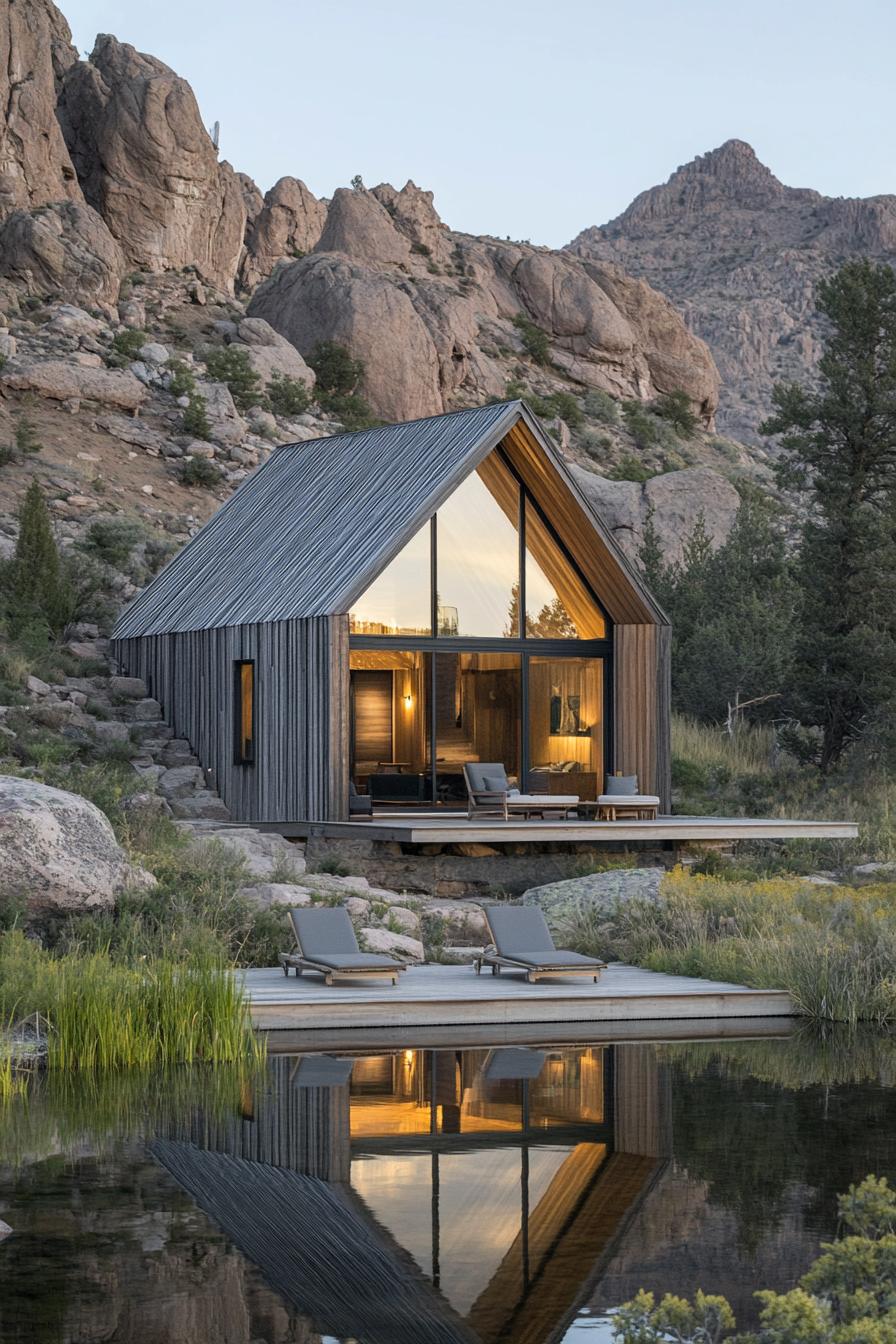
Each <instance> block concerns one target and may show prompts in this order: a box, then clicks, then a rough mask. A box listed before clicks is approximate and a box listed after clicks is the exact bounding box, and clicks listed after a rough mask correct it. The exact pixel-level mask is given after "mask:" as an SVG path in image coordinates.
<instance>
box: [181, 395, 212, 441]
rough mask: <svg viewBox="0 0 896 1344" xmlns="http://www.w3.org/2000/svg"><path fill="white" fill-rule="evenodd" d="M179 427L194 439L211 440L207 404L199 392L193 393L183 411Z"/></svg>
mask: <svg viewBox="0 0 896 1344" xmlns="http://www.w3.org/2000/svg"><path fill="white" fill-rule="evenodd" d="M181 425H182V428H183V430H184V433H185V434H190V435H192V437H193V438H194V439H205V440H208V439H210V438H211V436H212V426H211V421H210V420H209V418H208V403H207V402H206V400H205V397H204V396H202V394H201V393H200V392H194V393H193V395H192V396H191V397H190V404H189V406H187V407H186V408H185V409H184V415H183V420H182V421H181Z"/></svg>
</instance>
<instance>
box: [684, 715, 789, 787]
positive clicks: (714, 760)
mask: <svg viewBox="0 0 896 1344" xmlns="http://www.w3.org/2000/svg"><path fill="white" fill-rule="evenodd" d="M776 754H777V752H776V744H775V730H774V729H773V728H771V727H769V726H765V725H763V726H754V725H752V724H742V725H740V726H739V727H738V729H737V731H736V732H734V733H732V734H730V735H729V734H728V733H726V732H724V731H723V730H722V729H720V728H717V727H714V726H713V725H712V724H706V723H699V722H698V721H697V720H696V719H691V718H688V717H687V716H686V715H684V714H673V716H672V755H673V757H677V758H678V759H679V760H680V761H688V762H690V763H692V764H693V765H695V766H697V767H698V768H703V769H706V770H710V769H717V770H718V769H723V770H726V771H730V772H732V773H734V774H738V775H747V774H754V775H755V774H764V775H767V774H769V773H770V772H771V771H772V769H773V768H774V765H775V760H776Z"/></svg>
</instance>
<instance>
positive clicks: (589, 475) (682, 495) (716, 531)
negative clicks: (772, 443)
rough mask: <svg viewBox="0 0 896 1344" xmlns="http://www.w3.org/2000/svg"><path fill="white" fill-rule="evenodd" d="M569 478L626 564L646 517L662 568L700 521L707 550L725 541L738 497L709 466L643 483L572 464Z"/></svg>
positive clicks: (677, 554) (637, 546)
mask: <svg viewBox="0 0 896 1344" xmlns="http://www.w3.org/2000/svg"><path fill="white" fill-rule="evenodd" d="M571 470H572V473H573V475H574V476H575V478H576V480H577V481H578V482H579V484H580V485H581V487H582V489H583V490H584V492H585V494H586V495H587V496H588V498H589V499H590V501H591V502H592V504H593V505H594V507H595V509H596V511H597V512H598V514H599V515H600V517H601V518H602V519H603V521H604V522H605V523H606V525H607V527H609V529H610V531H611V532H612V533H613V536H614V537H615V539H616V541H618V542H619V544H620V546H621V547H622V549H623V551H624V552H625V554H626V555H627V556H628V557H629V559H630V560H635V559H637V556H638V552H639V550H640V548H641V544H642V542H643V540H644V528H645V527H646V525H647V520H648V518H649V519H651V520H652V522H653V526H654V529H655V531H656V534H657V539H658V541H659V544H660V546H661V548H662V552H663V555H664V557H665V559H666V562H667V564H668V563H672V562H673V561H676V560H680V559H681V556H682V548H683V546H684V544H685V543H686V542H687V540H688V538H689V537H690V536H691V534H692V533H693V531H694V528H695V527H696V525H697V522H698V520H699V519H702V520H703V524H704V526H705V528H706V531H707V534H708V536H709V539H710V541H711V542H712V544H713V546H721V544H722V542H723V541H725V540H726V538H727V537H728V534H729V533H730V531H731V529H732V527H733V526H734V520H735V518H736V517H737V511H738V509H739V508H740V495H739V494H738V493H737V491H736V490H735V488H734V486H733V485H732V484H731V482H730V481H729V480H727V479H726V478H725V477H724V476H721V475H720V474H719V473H718V472H717V471H713V470H712V468H711V467H688V468H687V469H686V470H684V471H670V472H665V473H663V474H661V475H659V476H652V477H651V478H650V480H649V481H645V482H643V483H641V482H640V481H611V480H607V479H606V477H604V476H597V475H595V473H594V472H593V471H586V470H585V469H584V468H583V467H578V466H575V465H574V466H573V467H572V468H571Z"/></svg>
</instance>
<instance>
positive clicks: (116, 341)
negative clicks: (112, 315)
mask: <svg viewBox="0 0 896 1344" xmlns="http://www.w3.org/2000/svg"><path fill="white" fill-rule="evenodd" d="M148 340H149V337H148V336H147V334H146V332H145V331H133V330H131V328H130V327H126V328H125V330H124V331H117V332H116V333H115V335H114V336H113V337H112V345H111V346H110V348H109V353H108V355H107V356H106V363H107V364H108V365H109V366H110V368H113V369H123V368H125V366H126V365H128V364H132V363H133V361H134V360H135V359H136V358H137V355H138V354H139V353H140V350H141V348H142V346H144V345H145V344H146V342H147V341H148Z"/></svg>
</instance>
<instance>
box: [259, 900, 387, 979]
mask: <svg viewBox="0 0 896 1344" xmlns="http://www.w3.org/2000/svg"><path fill="white" fill-rule="evenodd" d="M289 917H290V919H291V920H292V927H293V932H294V933H295V936H296V951H295V952H281V953H280V965H281V966H282V967H283V974H284V975H289V970H290V967H292V968H293V970H294V971H295V973H296V975H301V974H302V972H303V971H319V972H320V974H321V975H322V976H323V977H324V979H325V980H326V982H327V984H328V985H332V984H333V981H334V979H336V978H337V977H338V978H340V979H346V978H347V979H355V978H358V977H363V978H364V979H365V980H369V979H376V978H380V979H388V980H391V981H392V983H393V985H397V984H398V976H399V973H400V972H401V971H404V970H406V969H407V968H406V967H405V965H404V964H403V962H400V961H396V960H395V958H394V957H387V956H384V955H383V954H382V953H380V952H362V951H361V950H360V948H359V947H358V940H357V938H356V937H355V931H354V929H353V928H352V921H351V920H350V919H349V914H348V911H347V910H343V909H342V907H341V906H325V907H324V908H323V909H317V910H290V912H289Z"/></svg>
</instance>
